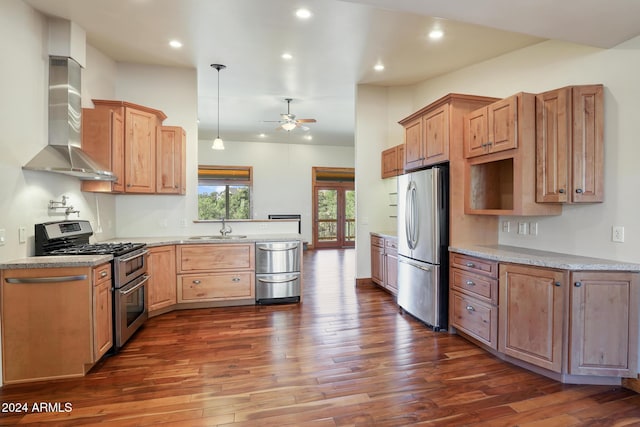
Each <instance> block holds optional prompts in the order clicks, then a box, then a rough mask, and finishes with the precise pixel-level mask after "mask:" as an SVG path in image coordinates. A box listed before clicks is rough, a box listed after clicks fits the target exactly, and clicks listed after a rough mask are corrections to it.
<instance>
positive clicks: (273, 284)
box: [256, 273, 301, 301]
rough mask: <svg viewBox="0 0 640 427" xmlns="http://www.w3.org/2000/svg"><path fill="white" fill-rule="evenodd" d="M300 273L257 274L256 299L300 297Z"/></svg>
mask: <svg viewBox="0 0 640 427" xmlns="http://www.w3.org/2000/svg"><path fill="white" fill-rule="evenodd" d="M300 279H301V277H300V273H282V274H257V275H256V300H257V301H262V300H274V299H280V298H291V297H293V298H296V297H297V299H298V300H299V297H300V287H301V286H300Z"/></svg>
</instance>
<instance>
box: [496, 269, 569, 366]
mask: <svg viewBox="0 0 640 427" xmlns="http://www.w3.org/2000/svg"><path fill="white" fill-rule="evenodd" d="M566 281H567V280H565V273H563V272H561V271H556V270H550V269H545V268H536V267H524V266H516V265H508V264H507V265H500V296H499V299H500V315H499V319H500V320H499V339H498V347H499V350H500V351H501V352H502V353H505V354H507V355H509V356H512V357H515V358H516V359H520V360H524V361H525V362H529V363H532V364H534V365H537V366H541V367H543V368H545V369H549V370H551V371H555V372H560V371H561V368H562V325H563V319H562V318H563V300H564V298H563V285H564V284H566Z"/></svg>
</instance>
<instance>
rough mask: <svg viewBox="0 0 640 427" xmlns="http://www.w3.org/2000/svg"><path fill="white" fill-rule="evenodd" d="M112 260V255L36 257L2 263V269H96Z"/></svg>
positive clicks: (0, 267) (0, 263)
mask: <svg viewBox="0 0 640 427" xmlns="http://www.w3.org/2000/svg"><path fill="white" fill-rule="evenodd" d="M112 259H113V256H112V255H61V256H34V257H29V258H20V259H15V260H10V261H4V262H0V269H2V270H9V269H22V268H25V269H26V268H63V267H95V266H97V265H100V264H104V263H105V262H110V261H111V260H112Z"/></svg>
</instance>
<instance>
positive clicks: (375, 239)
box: [371, 234, 384, 248]
mask: <svg viewBox="0 0 640 427" xmlns="http://www.w3.org/2000/svg"><path fill="white" fill-rule="evenodd" d="M371 246H378V247H379V248H384V239H383V238H382V237H380V236H374V235H373V234H372V235H371Z"/></svg>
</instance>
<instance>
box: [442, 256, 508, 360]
mask: <svg viewBox="0 0 640 427" xmlns="http://www.w3.org/2000/svg"><path fill="white" fill-rule="evenodd" d="M450 259H451V262H450V264H451V268H450V269H449V289H450V298H449V323H450V324H451V326H452V327H454V328H456V329H459V330H460V331H462V332H465V333H466V334H468V335H469V336H471V337H473V338H474V339H476V340H478V341H480V342H481V343H483V344H485V345H487V346H488V347H490V348H493V349H497V348H498V306H497V303H498V279H497V277H498V263H497V262H493V261H487V260H484V259H481V258H476V257H471V256H467V255H461V254H457V253H452V254H451V257H450Z"/></svg>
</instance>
